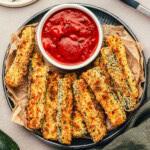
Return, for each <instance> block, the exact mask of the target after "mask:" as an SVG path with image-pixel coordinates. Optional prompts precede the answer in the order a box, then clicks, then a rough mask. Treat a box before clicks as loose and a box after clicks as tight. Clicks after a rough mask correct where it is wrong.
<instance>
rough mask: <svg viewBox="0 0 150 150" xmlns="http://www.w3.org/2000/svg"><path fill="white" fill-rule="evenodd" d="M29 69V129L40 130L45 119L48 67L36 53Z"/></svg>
mask: <svg viewBox="0 0 150 150" xmlns="http://www.w3.org/2000/svg"><path fill="white" fill-rule="evenodd" d="M29 68H30V71H29V87H28V97H29V102H28V108H27V127H28V128H30V129H39V128H41V125H42V121H43V117H44V103H45V93H46V83H47V67H46V66H45V65H44V63H43V59H42V56H41V55H39V54H37V53H35V54H33V57H32V59H31V63H30V66H29Z"/></svg>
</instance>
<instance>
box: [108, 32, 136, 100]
mask: <svg viewBox="0 0 150 150" xmlns="http://www.w3.org/2000/svg"><path fill="white" fill-rule="evenodd" d="M106 44H107V45H108V46H110V47H112V49H113V52H114V53H115V55H116V57H117V59H118V61H119V63H120V64H121V65H122V66H123V72H124V75H125V77H126V78H127V79H128V82H129V85H130V88H131V90H132V95H133V97H134V98H135V99H137V98H138V89H137V87H136V82H135V78H134V75H133V73H132V71H131V69H130V67H129V65H128V60H127V57H126V48H125V46H124V43H123V42H122V41H121V40H120V37H119V35H118V34H115V35H110V36H107V37H106Z"/></svg>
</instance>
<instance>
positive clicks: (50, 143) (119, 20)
mask: <svg viewBox="0 0 150 150" xmlns="http://www.w3.org/2000/svg"><path fill="white" fill-rule="evenodd" d="M71 4H72V3H71ZM74 4H79V5H82V6H85V7H90V8H92V9H96V10H99V11H102V12H104V13H106V14H108V15H110V16H111V17H113V18H115V19H116V20H117V21H118V22H119V23H120V24H121V25H123V26H124V27H125V29H126V30H127V31H128V32H129V33H130V35H132V37H133V38H134V40H136V41H139V40H138V38H137V37H136V35H135V34H134V32H133V31H132V30H131V29H130V28H129V26H128V25H127V24H126V23H125V22H124V21H122V20H121V19H120V18H119V17H118V16H116V15H114V14H113V13H111V12H109V11H107V10H106V9H103V8H101V7H98V6H94V5H91V4H84V3H74ZM57 5H59V4H57ZM57 5H53V6H51V7H48V8H45V9H43V10H41V11H38V12H37V13H35V14H34V15H32V16H31V17H30V18H29V19H27V20H26V21H25V22H24V23H23V24H22V25H21V26H20V28H21V27H22V26H24V25H26V24H28V22H30V21H31V20H32V19H34V18H35V17H37V16H38V15H40V14H42V13H44V12H46V11H48V10H50V9H51V8H53V7H55V6H57ZM20 28H19V29H20ZM9 46H10V45H8V48H9ZM8 48H7V49H8ZM7 54H8V53H7V50H6V52H5V56H4V59H3V67H2V84H3V89H4V93H5V97H6V100H7V103H8V105H9V107H10V109H11V111H12V105H11V102H10V101H11V100H10V98H9V97H8V95H7V88H6V86H5V83H4V78H5V61H6V58H7ZM142 56H143V70H144V74H145V82H144V83H143V84H144V85H143V93H142V96H141V98H140V101H141V102H140V104H139V106H138V107H137V108H136V110H135V111H134V112H133V114H132V115H131V117H130V118H129V119H128V120H127V121H126V122H125V123H124V124H123V125H122V126H121V128H120V129H118V130H117V131H116V132H115V133H113V134H112V135H109V136H108V137H106V138H104V139H103V140H101V141H99V142H97V143H90V144H84V145H64V144H61V143H56V142H55V141H52V140H45V139H44V138H43V137H41V136H40V135H38V134H36V133H34V132H32V131H29V130H28V129H26V128H25V127H23V128H25V129H26V130H27V131H28V132H30V133H31V134H32V135H34V136H36V137H37V138H38V139H40V140H41V141H44V142H45V143H47V144H49V145H51V146H54V147H57V148H65V149H80V148H91V147H94V146H97V145H99V146H103V144H104V143H107V142H108V141H111V140H112V139H114V138H116V137H117V136H118V135H119V134H121V133H122V132H123V131H124V130H125V128H126V127H127V126H128V124H129V123H130V121H131V120H132V118H133V117H134V115H135V114H136V112H137V111H138V110H139V108H140V107H141V106H142V104H143V101H144V97H145V92H146V83H147V69H146V60H145V56H144V52H143V51H142Z"/></svg>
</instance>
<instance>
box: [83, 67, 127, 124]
mask: <svg viewBox="0 0 150 150" xmlns="http://www.w3.org/2000/svg"><path fill="white" fill-rule="evenodd" d="M81 77H82V78H83V79H84V80H85V81H86V82H87V83H88V85H89V86H90V88H91V89H92V91H93V92H94V94H95V96H96V100H97V101H98V102H99V103H100V104H101V106H102V107H103V109H104V110H105V113H106V114H107V116H108V118H109V119H110V121H111V123H112V124H113V126H119V125H121V124H122V123H124V122H125V121H126V113H125V111H124V110H123V108H122V105H121V103H120V101H119V100H118V99H117V96H116V95H115V93H114V92H113V91H112V89H111V87H110V85H109V83H108V81H107V77H106V76H105V75H104V74H103V71H102V68H101V67H95V68H93V69H91V70H88V71H87V72H85V73H83V74H82V76H81Z"/></svg>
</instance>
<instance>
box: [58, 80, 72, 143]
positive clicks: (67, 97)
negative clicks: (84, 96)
mask: <svg viewBox="0 0 150 150" xmlns="http://www.w3.org/2000/svg"><path fill="white" fill-rule="evenodd" d="M72 109H73V94H72V87H71V80H70V79H67V78H64V79H59V80H58V105H57V115H56V120H57V133H58V141H59V142H61V143H63V144H71V140H72Z"/></svg>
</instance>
